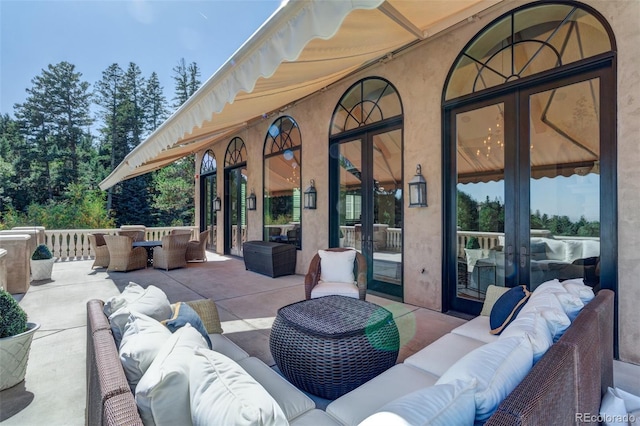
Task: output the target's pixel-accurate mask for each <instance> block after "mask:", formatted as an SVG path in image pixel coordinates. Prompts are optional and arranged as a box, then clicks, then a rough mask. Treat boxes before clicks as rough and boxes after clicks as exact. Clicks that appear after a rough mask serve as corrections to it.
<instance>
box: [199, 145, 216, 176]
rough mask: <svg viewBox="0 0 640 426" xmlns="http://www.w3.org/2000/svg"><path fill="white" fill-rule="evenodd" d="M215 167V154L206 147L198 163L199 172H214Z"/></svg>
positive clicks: (203, 173) (202, 173)
mask: <svg viewBox="0 0 640 426" xmlns="http://www.w3.org/2000/svg"><path fill="white" fill-rule="evenodd" d="M216 169H217V165H216V156H215V154H214V153H213V151H211V150H210V149H208V150H207V151H206V152H205V153H204V155H203V156H202V163H201V164H200V174H201V175H205V174H208V173H215V172H216Z"/></svg>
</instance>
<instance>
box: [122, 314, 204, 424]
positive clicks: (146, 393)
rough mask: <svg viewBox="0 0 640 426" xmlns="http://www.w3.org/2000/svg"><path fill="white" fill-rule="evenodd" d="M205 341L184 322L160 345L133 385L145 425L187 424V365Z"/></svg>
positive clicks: (189, 410)
mask: <svg viewBox="0 0 640 426" xmlns="http://www.w3.org/2000/svg"><path fill="white" fill-rule="evenodd" d="M206 347H207V343H206V342H205V341H204V339H203V338H202V336H201V335H200V333H199V332H198V331H196V329H195V328H193V327H191V325H189V324H187V325H185V326H184V327H181V328H180V329H178V330H177V331H176V332H175V333H173V334H172V335H171V337H169V339H168V340H167V341H166V342H165V344H164V345H162V348H161V349H160V352H159V353H158V355H157V356H156V359H154V360H153V362H152V363H151V365H150V366H149V368H148V369H147V371H146V373H144V375H143V376H142V378H141V379H140V381H139V382H138V386H137V387H136V395H135V398H136V404H137V405H138V412H139V413H140V417H142V422H143V423H144V424H145V425H146V426H149V425H157V426H160V425H167V426H170V425H171V426H173V425H190V424H191V409H190V404H189V366H190V365H191V359H192V358H193V355H194V351H195V349H196V348H206Z"/></svg>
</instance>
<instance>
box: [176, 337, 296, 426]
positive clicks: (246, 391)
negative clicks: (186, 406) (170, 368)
mask: <svg viewBox="0 0 640 426" xmlns="http://www.w3.org/2000/svg"><path fill="white" fill-rule="evenodd" d="M188 377H189V389H188V394H189V395H190V399H191V421H192V422H193V424H194V425H238V426H241V425H265V426H266V425H274V426H275V425H288V424H289V423H288V422H287V419H286V417H285V415H284V413H283V412H282V409H281V408H280V406H279V405H278V403H277V402H276V401H275V400H274V399H273V398H272V397H271V395H269V393H268V392H267V391H266V390H265V388H264V387H262V386H261V385H260V383H258V382H257V381H256V380H255V379H254V378H253V377H251V375H249V374H248V373H247V372H246V371H245V370H244V369H243V368H242V367H241V366H240V365H238V364H237V363H236V362H235V361H233V360H232V359H230V358H228V357H226V356H224V355H222V354H220V353H218V352H215V351H212V350H208V349H196V350H195V354H194V356H193V357H192V359H191V365H190V367H189V376H188ZM176 424H178V423H176Z"/></svg>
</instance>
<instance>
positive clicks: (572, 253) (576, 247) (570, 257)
mask: <svg viewBox="0 0 640 426" xmlns="http://www.w3.org/2000/svg"><path fill="white" fill-rule="evenodd" d="M564 245H565V248H564V250H565V251H564V261H565V262H567V263H572V262H573V261H574V260H576V259H581V258H583V257H584V256H582V246H583V241H581V240H564Z"/></svg>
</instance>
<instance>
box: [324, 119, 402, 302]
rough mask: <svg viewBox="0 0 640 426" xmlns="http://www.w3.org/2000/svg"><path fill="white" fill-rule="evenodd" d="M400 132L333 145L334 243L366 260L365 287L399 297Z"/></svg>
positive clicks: (379, 133) (379, 134)
mask: <svg viewBox="0 0 640 426" xmlns="http://www.w3.org/2000/svg"><path fill="white" fill-rule="evenodd" d="M401 141H402V130H401V129H400V128H396V129H392V130H389V129H384V130H381V131H378V132H366V133H364V134H362V135H361V137H357V138H354V139H350V140H347V141H344V142H342V143H339V145H337V152H338V161H337V163H336V164H337V165H338V171H337V175H338V176H337V185H336V186H334V191H335V194H332V199H333V197H335V200H336V202H335V205H337V209H336V211H337V220H333V221H332V223H334V224H335V226H337V228H338V229H336V230H335V231H334V232H332V235H337V236H338V240H337V243H338V244H336V245H338V246H339V247H354V248H355V249H356V250H359V251H361V252H362V254H363V255H364V257H365V259H366V260H367V278H368V279H367V283H368V284H367V288H368V289H369V290H371V291H375V292H380V293H384V294H387V295H389V296H393V297H397V298H402V294H403V293H402V205H403V199H402V184H403V181H402V148H401V147H402V143H401Z"/></svg>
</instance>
